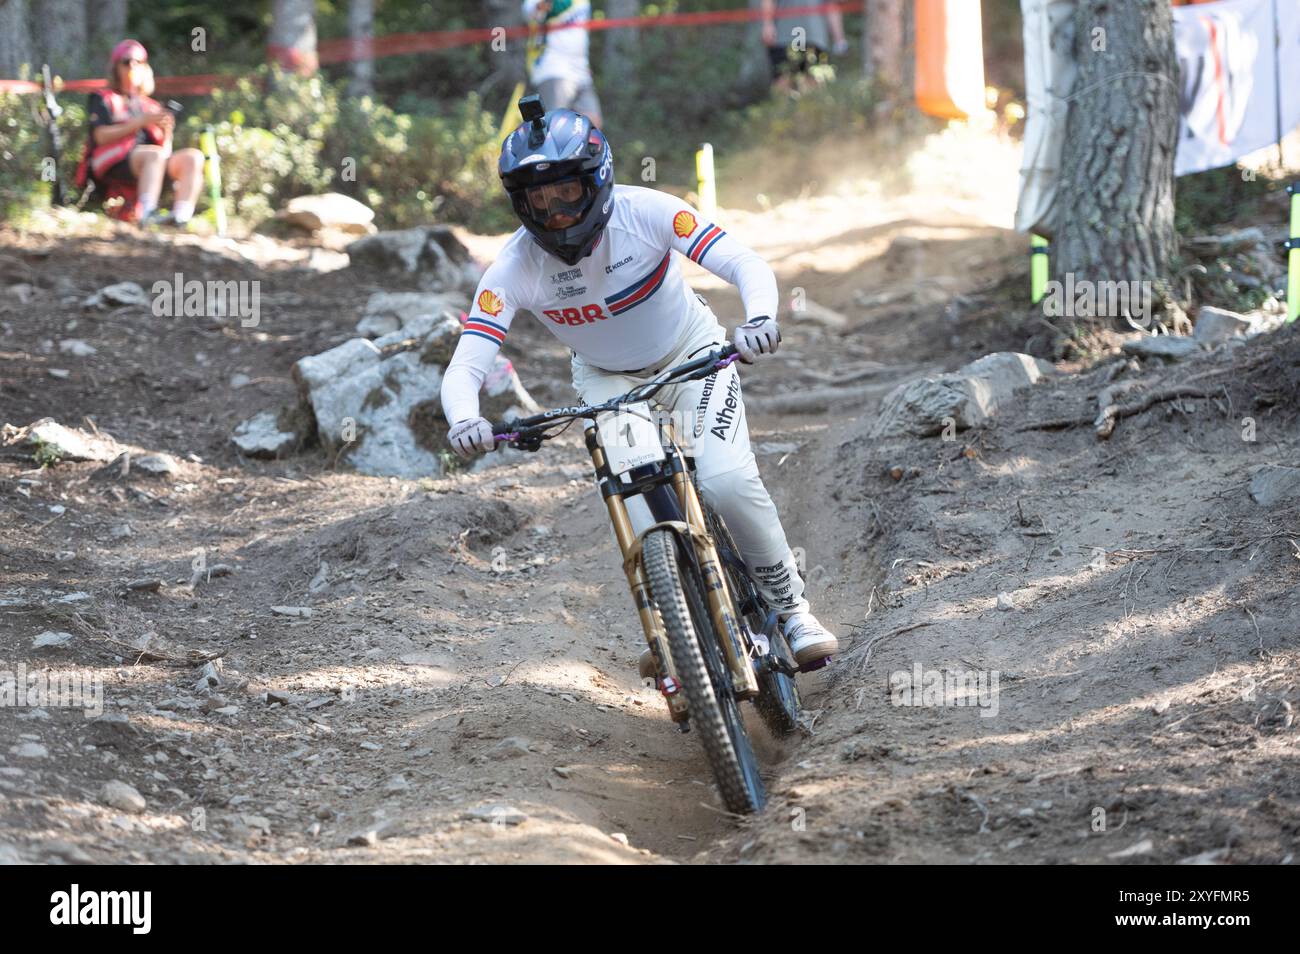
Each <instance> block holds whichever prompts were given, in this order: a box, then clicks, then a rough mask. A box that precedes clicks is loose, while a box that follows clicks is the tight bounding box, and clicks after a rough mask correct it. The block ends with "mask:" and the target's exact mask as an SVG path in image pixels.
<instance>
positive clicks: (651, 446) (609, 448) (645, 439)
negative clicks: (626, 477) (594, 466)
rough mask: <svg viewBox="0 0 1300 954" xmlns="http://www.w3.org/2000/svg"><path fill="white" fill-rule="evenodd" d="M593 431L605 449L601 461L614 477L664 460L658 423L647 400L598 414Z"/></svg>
mask: <svg viewBox="0 0 1300 954" xmlns="http://www.w3.org/2000/svg"><path fill="white" fill-rule="evenodd" d="M596 430H597V433H598V434H599V435H600V446H601V447H603V448H604V449H605V462H606V463H608V464H609V469H610V471H611V472H612V473H613V474H614V475H615V476H618V475H619V474H626V473H627V472H628V471H629V470H631V469H632V468H634V467H640V466H641V465H643V464H650V463H653V462H655V461H658V460H663V459H664V448H663V444H662V443H661V442H660V440H659V425H658V424H657V423H656V419H655V415H654V412H653V411H652V410H651V408H650V404H649V402H647V401H638V402H636V403H635V404H628V405H625V406H624V407H622V408H620V409H619V411H618V412H617V413H610V414H602V415H601V417H600V420H599V421H597V423H596Z"/></svg>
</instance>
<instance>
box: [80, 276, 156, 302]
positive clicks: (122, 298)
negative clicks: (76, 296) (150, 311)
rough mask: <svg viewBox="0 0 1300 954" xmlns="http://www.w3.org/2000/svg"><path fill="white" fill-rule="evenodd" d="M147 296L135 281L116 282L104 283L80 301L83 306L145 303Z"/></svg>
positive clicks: (147, 299)
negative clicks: (111, 283)
mask: <svg viewBox="0 0 1300 954" xmlns="http://www.w3.org/2000/svg"><path fill="white" fill-rule="evenodd" d="M147 304H149V296H148V295H147V294H146V293H145V290H144V289H143V288H141V287H140V286H139V285H138V284H136V283H135V282H117V283H116V284H113V285H106V286H105V287H103V288H101V289H100V290H99V291H97V292H95V293H94V294H93V295H91V296H90V297H89V298H87V299H86V300H85V301H83V302H82V303H81V305H82V307H83V308H105V307H109V308H112V307H117V306H118V305H147Z"/></svg>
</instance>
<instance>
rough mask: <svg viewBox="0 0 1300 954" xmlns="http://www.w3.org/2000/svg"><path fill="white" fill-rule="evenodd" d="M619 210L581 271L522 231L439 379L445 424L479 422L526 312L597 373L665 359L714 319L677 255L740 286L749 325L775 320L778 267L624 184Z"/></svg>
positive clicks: (685, 212) (677, 207)
mask: <svg viewBox="0 0 1300 954" xmlns="http://www.w3.org/2000/svg"><path fill="white" fill-rule="evenodd" d="M613 203H614V208H613V210H612V212H611V215H610V220H609V223H608V225H606V226H605V232H604V234H603V235H602V236H601V238H600V241H599V242H598V243H597V244H596V247H595V248H594V249H593V250H592V252H591V254H590V255H588V256H587V257H586V258H584V259H582V260H581V261H580V262H578V264H577V265H574V266H572V267H570V266H569V265H566V264H565V263H564V262H563V261H561V260H560V259H558V258H556V257H555V256H554V255H551V254H550V253H549V252H547V251H546V250H545V249H543V248H542V247H541V246H540V245H538V244H537V243H536V242H535V241H533V238H532V236H531V235H529V233H528V232H527V231H526V230H525V229H523V228H520V229H519V231H517V232H516V233H515V234H514V235H513V236H511V238H510V241H508V242H507V243H506V245H505V248H504V249H502V251H501V254H500V255H499V256H498V257H497V260H496V261H495V262H493V264H492V265H491V267H490V268H488V270H487V271H486V272H484V273H483V278H482V280H481V281H480V282H479V286H478V289H477V291H476V292H475V294H474V304H473V307H472V308H471V309H470V311H469V316H468V320H467V321H466V323H465V330H464V333H463V334H462V335H461V338H460V342H459V343H458V344H457V346H456V352H455V354H454V355H453V356H452V359H451V363H450V364H449V365H448V366H447V371H446V373H445V374H444V375H443V380H442V407H443V413H444V414H446V416H447V421H448V422H449V423H451V424H457V423H459V422H461V421H465V420H468V419H470V418H473V417H477V416H478V415H479V402H478V392H479V388H481V387H482V385H483V381H484V379H485V378H486V377H487V374H488V372H489V371H490V370H491V368H492V362H493V361H494V360H495V358H496V355H497V351H498V350H499V349H500V347H501V344H502V342H504V341H505V337H506V333H507V332H508V331H509V330H510V323H511V321H513V319H514V316H515V312H516V310H518V309H520V308H525V309H527V310H528V311H530V312H532V313H533V314H534V315H535V316H536V317H537V319H538V320H539V321H540V322H541V323H542V324H543V325H545V326H546V327H547V328H548V329H549V330H550V332H551V333H552V334H553V335H555V337H557V338H559V339H560V341H562V342H563V343H564V345H565V346H566V347H568V348H569V349H571V350H572V351H574V352H576V353H577V354H578V355H580V356H581V357H582V358H583V360H584V361H586V362H587V363H588V364H591V365H594V366H595V367H598V368H605V369H607V370H610V371H631V370H636V369H640V368H646V367H650V366H653V365H654V364H656V363H657V362H658V361H660V360H661V359H662V358H664V357H665V356H666V355H668V353H669V352H670V351H672V349H673V346H674V344H675V343H676V342H677V340H678V339H679V338H680V337H681V335H682V334H683V333H684V331H685V329H686V327H687V325H688V324H690V323H691V322H693V321H698V320H703V319H707V318H708V312H707V311H706V309H705V307H704V305H703V304H701V302H700V300H699V299H698V298H696V297H695V295H694V294H693V293H692V292H691V290H690V289H689V288H688V287H687V285H686V282H685V280H684V279H683V278H682V275H681V269H680V268H679V267H678V266H677V263H675V262H673V260H672V258H673V250H674V249H675V250H676V251H678V252H681V253H682V254H683V255H685V256H686V257H687V258H689V259H690V260H691V261H693V262H696V263H698V264H700V265H702V266H704V267H705V268H707V269H708V270H709V271H711V272H713V274H715V275H717V276H718V277H719V278H722V279H724V280H725V281H728V282H731V283H732V284H733V285H735V286H736V287H737V288H739V289H740V295H741V298H742V300H743V301H744V305H745V314H746V316H747V318H757V317H760V316H762V315H768V316H772V317H775V316H776V309H777V288H776V276H775V275H773V274H772V269H771V268H770V267H769V266H768V265H767V263H766V262H764V261H763V260H762V259H761V258H759V256H758V255H757V254H756V253H755V252H753V251H752V250H750V249H749V248H747V247H746V246H745V245H743V244H741V243H740V242H738V241H737V240H736V239H734V238H732V237H731V236H730V235H728V234H727V233H726V232H724V231H723V230H722V229H721V228H719V227H718V226H717V225H715V224H713V223H712V222H709V221H708V220H707V219H705V218H704V217H703V216H701V215H700V213H699V212H697V211H696V210H695V209H693V208H692V207H691V206H690V205H688V204H686V203H685V202H682V201H681V200H680V199H677V198H676V197H674V196H671V195H668V194H667V193H665V192H659V191H656V190H654V189H645V188H641V187H639V186H624V185H619V186H615V187H614V196H613Z"/></svg>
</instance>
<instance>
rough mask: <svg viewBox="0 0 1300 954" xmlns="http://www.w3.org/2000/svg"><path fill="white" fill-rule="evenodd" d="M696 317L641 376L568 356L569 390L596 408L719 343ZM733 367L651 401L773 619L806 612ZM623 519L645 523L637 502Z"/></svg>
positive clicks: (720, 337)
mask: <svg viewBox="0 0 1300 954" xmlns="http://www.w3.org/2000/svg"><path fill="white" fill-rule="evenodd" d="M701 312H702V315H703V319H704V320H701V321H699V322H696V323H694V324H693V325H692V326H689V327H688V328H687V329H686V331H685V333H684V334H683V337H682V339H681V340H680V341H679V342H678V344H677V346H676V347H675V348H674V349H673V351H672V352H671V353H670V354H669V355H668V356H667V357H665V358H664V359H663V360H662V361H660V362H659V363H658V364H657V365H656V366H655V367H653V368H651V369H647V370H646V371H645V372H644V373H643V374H638V375H629V374H619V373H616V372H612V371H606V370H605V369H603V368H597V367H595V366H594V365H590V364H588V363H587V362H586V361H584V360H583V359H582V358H581V357H579V356H578V355H576V354H575V355H574V356H573V363H572V364H573V387H574V389H575V390H576V391H577V392H578V394H579V396H580V397H581V398H582V400H583V401H584V402H586V403H587V404H599V403H601V402H603V401H607V400H609V399H610V398H612V397H614V396H615V395H618V394H622V393H624V392H625V391H630V390H631V389H632V388H634V387H636V386H638V385H641V384H645V383H646V381H648V380H650V379H651V378H654V377H655V376H656V375H657V374H659V373H662V372H663V371H664V370H666V369H668V368H672V367H675V366H677V365H679V364H684V363H685V362H687V361H689V360H691V359H692V358H696V357H699V356H700V355H701V354H703V353H704V352H705V351H707V350H708V349H710V348H716V347H718V346H719V345H721V344H724V343H725V342H726V341H727V340H728V339H727V333H726V331H725V330H724V329H723V327H722V326H721V325H720V324H718V320H717V318H716V317H715V316H714V315H713V313H712V312H710V311H708V310H707V309H702V310H701ZM738 367H739V365H738V364H733V365H731V366H730V367H727V368H724V369H723V370H722V371H716V372H714V373H713V374H712V375H710V376H709V377H707V378H703V379H700V380H697V381H687V382H684V383H682V384H674V385H670V386H669V387H666V388H664V389H662V390H661V391H659V393H658V394H657V395H655V398H654V400H655V401H656V402H658V403H659V405H661V406H662V407H663V408H665V409H667V410H668V411H669V412H671V413H672V415H673V422H674V425H675V427H676V430H677V434H678V438H679V440H680V441H681V443H682V448H683V450H685V451H686V453H688V454H693V455H694V457H695V469H696V476H697V478H698V481H699V486H700V492H701V493H702V494H703V496H704V499H705V500H707V501H708V503H709V505H710V506H711V507H713V509H714V510H716V511H717V513H718V515H719V516H720V517H722V519H723V522H725V523H726V525H727V529H728V530H730V531H731V535H732V537H733V538H734V539H735V541H736V546H737V547H738V548H739V550H740V555H741V557H742V558H743V559H744V561H745V564H746V565H747V566H748V567H749V571H750V573H752V574H753V576H754V579H755V580H756V581H757V582H758V584H759V589H760V590H761V591H762V593H763V596H764V597H765V598H766V599H767V601H768V604H769V605H770V606H772V607H773V608H774V609H776V611H777V613H778V614H779V615H780V616H781V617H785V616H788V615H789V614H790V613H796V612H804V613H806V612H808V601H807V600H806V599H804V595H803V593H804V581H803V578H802V577H801V576H800V575H799V567H798V563H797V562H796V560H795V556H794V554H793V553H792V552H791V550H790V545H789V543H787V542H786V537H785V530H784V529H783V528H782V526H781V517H780V515H779V514H778V513H777V512H776V505H775V504H773V503H772V498H771V497H770V496H768V493H767V488H766V487H764V486H763V479H762V478H761V477H760V476H759V475H758V461H756V460H755V459H754V452H753V451H752V450H751V449H750V446H749V427H748V426H747V424H746V421H745V404H744V401H743V400H742V398H741V394H740V375H739V373H738V370H737V369H738ZM628 515H629V517H630V518H631V520H632V526H633V527H634V528H635V530H636V531H637V533H641V532H642V531H643V530H645V528H646V527H648V526H650V524H651V523H652V519H651V516H650V510H649V507H648V506H647V505H646V503H645V501H643V500H641V499H640V498H629V499H628Z"/></svg>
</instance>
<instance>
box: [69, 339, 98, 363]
mask: <svg viewBox="0 0 1300 954" xmlns="http://www.w3.org/2000/svg"><path fill="white" fill-rule="evenodd" d="M59 350H60V351H61V352H63V353H64V354H70V355H72V356H74V357H77V358H88V357H90V356H91V355H92V354H95V353H97V351H98V350H99V349H97V348H96V347H95V346H94V345H92V344H88V343H87V342H85V341H82V340H81V339H80V338H65V339H64V340H63V341H60V342H59Z"/></svg>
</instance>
